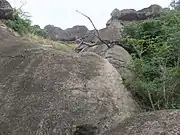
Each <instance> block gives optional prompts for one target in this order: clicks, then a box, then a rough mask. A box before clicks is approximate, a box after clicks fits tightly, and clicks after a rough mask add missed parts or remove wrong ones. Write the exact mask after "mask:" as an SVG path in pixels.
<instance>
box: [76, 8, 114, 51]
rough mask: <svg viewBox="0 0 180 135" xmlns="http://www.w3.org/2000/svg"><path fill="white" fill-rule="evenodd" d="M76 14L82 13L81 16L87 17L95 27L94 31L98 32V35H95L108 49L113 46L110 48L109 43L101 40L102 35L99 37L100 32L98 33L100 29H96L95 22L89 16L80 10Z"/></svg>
mask: <svg viewBox="0 0 180 135" xmlns="http://www.w3.org/2000/svg"><path fill="white" fill-rule="evenodd" d="M76 12H78V13H80V14H81V15H83V16H84V17H86V18H87V19H88V20H89V21H90V22H91V24H92V25H93V27H94V29H95V31H96V33H97V35H96V34H95V36H96V37H97V38H98V39H99V40H100V41H101V42H102V43H104V44H105V45H107V47H108V48H110V47H111V46H110V45H109V44H108V43H106V42H105V41H103V40H102V39H101V37H100V35H99V31H98V29H96V27H95V25H94V23H93V21H92V20H91V18H90V17H89V16H87V15H85V14H83V13H81V12H79V11H78V10H76Z"/></svg>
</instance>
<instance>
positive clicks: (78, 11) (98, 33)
mask: <svg viewBox="0 0 180 135" xmlns="http://www.w3.org/2000/svg"><path fill="white" fill-rule="evenodd" d="M76 12H78V13H80V14H81V15H83V16H85V17H86V18H88V19H89V21H90V22H91V24H92V25H93V27H94V29H95V31H96V32H97V35H98V36H100V35H99V31H98V30H97V29H96V27H95V25H94V23H93V21H92V20H91V18H90V17H89V16H87V15H85V14H83V13H81V12H79V11H78V10H76Z"/></svg>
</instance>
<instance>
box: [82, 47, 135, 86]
mask: <svg viewBox="0 0 180 135" xmlns="http://www.w3.org/2000/svg"><path fill="white" fill-rule="evenodd" d="M83 52H94V53H96V54H98V55H100V56H102V57H104V58H105V59H107V60H108V61H109V62H110V63H111V64H112V65H113V66H114V67H115V68H116V70H117V71H118V72H119V74H120V75H121V77H122V79H123V81H124V82H125V83H126V84H130V83H131V82H132V81H133V79H134V74H133V72H132V71H131V70H130V68H129V67H130V64H131V62H132V57H131V55H130V54H129V53H128V52H127V51H126V50H125V49H124V48H123V47H121V46H119V45H114V46H113V47H111V48H108V47H107V45H105V44H98V45H96V46H93V47H87V48H86V49H84V50H83Z"/></svg>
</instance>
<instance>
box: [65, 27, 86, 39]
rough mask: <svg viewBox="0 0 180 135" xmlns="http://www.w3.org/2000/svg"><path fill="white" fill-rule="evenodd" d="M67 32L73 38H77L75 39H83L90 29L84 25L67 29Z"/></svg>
mask: <svg viewBox="0 0 180 135" xmlns="http://www.w3.org/2000/svg"><path fill="white" fill-rule="evenodd" d="M65 31H66V32H68V33H70V35H71V37H72V38H75V37H79V38H81V37H84V36H85V34H86V33H87V32H88V28H87V27H86V26H83V25H76V26H73V27H72V28H68V29H66V30H65Z"/></svg>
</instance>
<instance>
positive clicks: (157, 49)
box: [121, 11, 180, 110]
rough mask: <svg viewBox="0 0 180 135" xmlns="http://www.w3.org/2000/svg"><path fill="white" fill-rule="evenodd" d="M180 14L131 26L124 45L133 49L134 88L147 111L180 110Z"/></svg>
mask: <svg viewBox="0 0 180 135" xmlns="http://www.w3.org/2000/svg"><path fill="white" fill-rule="evenodd" d="M179 37H180V12H177V11H172V12H168V13H163V14H162V15H161V16H160V18H157V19H154V20H153V19H152V20H145V21H140V22H136V23H133V24H129V25H127V26H126V27H125V28H124V31H123V39H122V40H121V42H123V43H124V44H126V45H127V46H129V47H130V48H131V50H130V53H131V55H132V56H133V63H132V69H133V70H134V71H135V73H136V75H137V77H136V80H135V81H134V83H133V84H132V85H131V89H132V90H133V91H132V92H133V94H134V95H135V98H136V99H137V100H138V102H139V103H140V104H141V105H142V107H143V108H144V109H147V110H160V109H170V108H179V109H180V38H179Z"/></svg>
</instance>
